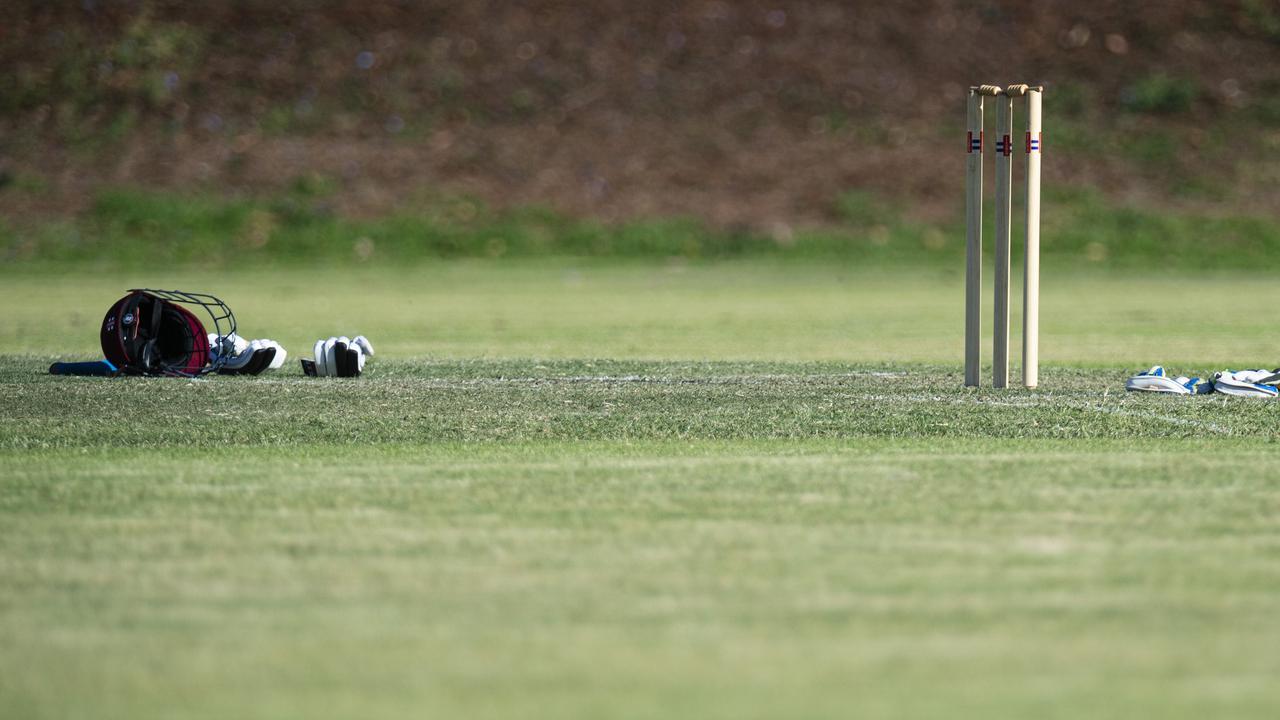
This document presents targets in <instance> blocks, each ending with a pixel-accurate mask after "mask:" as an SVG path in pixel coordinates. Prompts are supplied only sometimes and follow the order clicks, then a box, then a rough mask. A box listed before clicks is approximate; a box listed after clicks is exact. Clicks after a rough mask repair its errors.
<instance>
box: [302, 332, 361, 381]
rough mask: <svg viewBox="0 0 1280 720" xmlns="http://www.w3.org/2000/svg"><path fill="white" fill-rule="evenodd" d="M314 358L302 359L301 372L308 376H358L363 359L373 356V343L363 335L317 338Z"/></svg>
mask: <svg viewBox="0 0 1280 720" xmlns="http://www.w3.org/2000/svg"><path fill="white" fill-rule="evenodd" d="M313 352H314V354H315V359H314V360H307V359H306V358H303V359H302V372H303V373H305V374H307V375H308V376H310V377H359V376H360V373H362V372H364V361H365V359H366V358H369V357H372V356H373V344H372V343H370V342H369V339H368V338H366V337H365V336H363V335H357V336H355V337H354V338H348V337H347V336H346V335H343V336H341V337H331V338H329V339H328V340H317V341H316V345H315V348H314V350H313Z"/></svg>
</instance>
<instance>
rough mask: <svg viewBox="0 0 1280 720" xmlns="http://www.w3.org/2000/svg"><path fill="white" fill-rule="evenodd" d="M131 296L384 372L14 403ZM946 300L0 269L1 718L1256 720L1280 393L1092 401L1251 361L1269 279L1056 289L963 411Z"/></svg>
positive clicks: (67, 392)
mask: <svg viewBox="0 0 1280 720" xmlns="http://www.w3.org/2000/svg"><path fill="white" fill-rule="evenodd" d="M1052 273H1058V274H1052ZM135 284H138V285H161V286H170V285H171V286H179V287H186V288H188V289H211V290H215V291H217V292H218V293H219V294H220V295H222V296H223V297H224V298H225V299H227V300H228V301H229V302H231V304H232V306H233V307H234V308H235V309H236V311H237V313H238V315H239V317H240V320H241V327H242V329H244V330H245V331H246V332H247V333H248V334H249V335H250V336H271V337H277V338H278V339H280V340H281V341H283V342H284V343H285V344H286V346H287V347H288V348H289V349H290V350H291V351H293V352H294V353H295V354H296V353H297V352H298V351H300V350H301V349H302V348H303V347H305V346H306V345H307V344H308V343H309V342H310V341H311V340H314V338H315V337H317V336H319V335H320V334H322V333H323V334H325V335H328V334H330V333H331V332H335V331H341V332H355V331H358V332H365V333H367V334H368V335H370V337H372V338H373V340H374V342H375V343H376V344H377V345H378V349H379V355H378V357H376V358H375V359H374V360H373V361H372V365H371V366H370V368H369V370H370V372H369V373H368V375H367V376H366V377H364V378H361V379H359V380H354V381H319V380H308V379H305V378H303V377H301V376H300V374H299V373H298V371H297V370H296V369H295V367H296V365H294V363H293V361H292V360H291V362H290V365H289V366H288V369H287V370H286V371H284V372H282V373H281V374H280V375H278V376H276V377H265V378H260V379H246V378H214V379H210V380H207V381H197V382H188V381H172V380H143V379H124V380H103V379H87V378H86V379H75V378H72V379H68V378H54V377H50V376H47V375H44V374H43V372H44V369H45V367H46V366H47V364H48V362H49V361H50V360H51V359H52V358H53V357H55V356H58V357H68V358H70V357H89V356H91V355H92V353H93V352H94V351H95V346H96V331H97V321H98V318H99V317H100V314H101V313H102V312H103V311H104V310H105V308H106V306H107V305H109V304H110V302H111V301H112V300H114V299H115V298H116V297H117V296H118V295H119V294H120V293H121V291H122V290H123V289H124V288H125V287H128V286H131V285H135ZM961 290H962V288H961V279H960V277H959V274H958V273H947V272H942V271H936V270H935V271H922V272H920V273H908V272H905V271H893V272H883V271H879V272H877V271H873V270H870V269H867V270H857V269H848V268H839V267H834V266H831V265H827V266H801V265H796V264H785V265H772V264H762V263H749V262H743V263H720V264H713V265H699V264H693V265H674V266H658V265H652V264H634V265H603V264H601V265H597V264H593V263H572V262H567V261H554V262H553V261H548V262H538V263H527V262H522V263H457V262H453V263H442V264H436V265H428V266H425V267H422V268H415V269H413V270H401V271H396V270H379V271H374V270H369V271H363V272H355V273H339V272H337V271H303V270H287V271H280V272H273V273H270V274H268V273H257V274H255V273H236V274H234V275H231V276H226V277H221V276H218V277H215V276H214V275H212V274H197V273H187V274H182V275H173V276H162V277H158V278H156V277H151V278H148V277H144V276H141V275H139V276H137V277H132V278H129V277H125V278H120V277H112V278H111V279H110V280H104V279H101V278H97V277H94V276H92V275H89V274H87V273H67V274H60V275H38V274H37V275H31V274H28V275H18V274H16V273H15V274H8V275H6V276H5V277H4V278H3V282H0V308H3V310H4V312H3V313H0V343H3V347H5V348H7V352H8V353H9V354H6V355H4V356H3V357H0V387H3V391H4V393H5V397H6V400H7V402H6V403H5V404H4V407H3V409H2V410H0V463H2V464H3V467H4V469H5V471H4V473H3V476H2V478H0V716H4V717H24V718H44V717H49V718H54V717H128V718H152V717H156V718H158V717H165V718H222V717H243V718H276V717H307V718H326V717H334V718H336V717H367V718H382V717H404V716H407V715H412V716H423V717H475V718H500V717H502V718H511V717H520V718H528V717H548V718H566V717H572V718H579V717H580V718H588V717H592V718H594V717H673V716H674V717H715V718H742V717H848V716H851V715H854V716H859V717H903V718H913V717H959V718H969V717H972V718H991V717H1009V718H1014V717H1018V718H1022V717H1044V718H1077V717H1081V716H1090V717H1103V718H1122V717H1124V718H1128V717H1167V718H1203V717H1226V716H1230V717H1259V718H1262V717H1270V716H1272V715H1273V714H1274V710H1275V708H1276V707H1277V705H1278V704H1280V689H1277V686H1276V683H1275V682H1274V678H1275V677H1276V676H1277V674H1278V673H1280V620H1278V619H1277V618H1280V593H1278V592H1277V590H1280V486H1277V485H1276V483H1275V480H1274V478H1275V477H1277V476H1278V475H1280V445H1278V444H1277V442H1276V439H1277V433H1276V427H1277V423H1276V420H1277V413H1280V405H1277V404H1275V403H1271V402H1265V401H1253V400H1247V399H1235V398H1226V397H1216V396H1208V397H1201V398H1194V399H1192V398H1167V397H1149V396H1134V395H1126V394H1125V393H1124V392H1123V391H1122V389H1121V388H1122V381H1123V378H1124V377H1125V375H1126V374H1128V373H1130V372H1132V371H1134V370H1135V369H1138V368H1140V367H1143V366H1145V365H1148V364H1151V363H1155V362H1162V363H1165V364H1168V365H1170V366H1171V369H1175V370H1180V371H1196V372H1201V373H1203V372H1209V371H1212V370H1213V369H1215V368H1220V367H1225V366H1228V365H1233V366H1237V367H1239V366H1244V365H1256V366H1268V367H1270V366H1273V365H1275V364H1276V363H1277V357H1276V353H1275V350H1274V348H1275V346H1274V343H1273V342H1271V341H1270V338H1271V337H1274V334H1273V333H1272V331H1271V329H1270V326H1272V325H1273V324H1274V323H1273V322H1272V321H1271V319H1270V317H1269V316H1268V314H1267V313H1266V312H1265V308H1268V307H1274V306H1275V302H1276V300H1280V297H1277V296H1280V290H1277V289H1276V284H1275V283H1273V282H1269V281H1268V280H1267V278H1265V277H1263V276H1260V275H1257V274H1224V275H1189V274H1171V275H1154V274H1144V275H1131V274H1099V273H1087V272H1084V271H1082V270H1054V269H1052V268H1046V275H1045V281H1044V298H1043V304H1044V309H1045V315H1044V318H1043V334H1044V336H1043V345H1042V356H1043V358H1044V361H1045V363H1046V367H1045V369H1044V371H1043V373H1042V379H1043V382H1044V383H1045V387H1044V388H1042V389H1041V390H1038V391H1034V392H1029V391H1023V390H1014V391H1009V392H995V391H992V390H989V389H983V390H978V391H974V390H965V389H962V388H961V387H960V384H961V383H960V367H959V364H958V361H957V358H958V356H959V348H960V344H961V343H960V340H961V328H960V319H961V310H960V303H959V300H960V299H961ZM1226 308H1234V309H1236V310H1239V309H1240V308H1259V309H1261V311H1260V312H1256V313H1255V312H1231V313H1224V312H1222V310H1223V309H1226ZM320 318H323V319H320Z"/></svg>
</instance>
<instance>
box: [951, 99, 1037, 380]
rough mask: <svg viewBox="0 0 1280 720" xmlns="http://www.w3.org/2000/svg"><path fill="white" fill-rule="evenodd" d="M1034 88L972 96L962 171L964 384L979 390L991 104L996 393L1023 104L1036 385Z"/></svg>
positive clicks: (1028, 368) (1027, 328)
mask: <svg viewBox="0 0 1280 720" xmlns="http://www.w3.org/2000/svg"><path fill="white" fill-rule="evenodd" d="M1043 94H1044V88H1043V87H1040V86H1036V85H1010V86H1009V87H1007V88H1001V87H999V86H997V85H978V86H975V87H971V88H969V107H968V110H969V113H968V116H969V121H968V125H969V128H968V131H969V143H968V159H967V161H966V167H965V223H966V225H965V227H966V235H965V295H964V384H965V385H966V386H969V387H977V386H978V374H979V370H980V365H981V358H982V350H981V337H982V320H981V314H982V191H983V187H982V150H983V144H984V143H983V131H982V116H983V101H984V100H985V99H986V98H992V102H994V103H995V104H996V110H997V112H996V199H995V203H996V228H995V229H996V237H995V302H994V305H995V327H994V329H993V336H994V340H993V349H992V374H991V384H992V386H993V387H997V388H1003V387H1008V385H1009V248H1010V245H1011V241H1012V237H1011V235H1012V232H1011V231H1012V219H1013V218H1012V213H1013V103H1014V100H1015V99H1016V98H1023V99H1025V101H1026V108H1027V132H1026V140H1025V142H1024V143H1023V147H1024V152H1025V153H1026V156H1027V172H1026V181H1027V191H1026V193H1027V194H1026V203H1025V209H1026V225H1025V240H1026V252H1025V253H1024V255H1023V259H1024V264H1023V283H1022V384H1023V385H1024V386H1026V387H1029V388H1033V387H1035V386H1036V385H1037V384H1038V374H1039V365H1040V360H1039V340H1040V337H1039V336H1040V149H1041V139H1042V133H1041V129H1040V101H1041V97H1042V95H1043Z"/></svg>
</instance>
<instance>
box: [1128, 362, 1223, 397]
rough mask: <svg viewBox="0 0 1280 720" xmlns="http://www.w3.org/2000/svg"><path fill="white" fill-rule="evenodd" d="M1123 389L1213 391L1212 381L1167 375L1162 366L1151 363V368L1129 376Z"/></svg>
mask: <svg viewBox="0 0 1280 720" xmlns="http://www.w3.org/2000/svg"><path fill="white" fill-rule="evenodd" d="M1124 389H1125V390H1130V391H1135V392H1160V393H1171V394H1173V395H1203V394H1205V393H1211V392H1213V383H1211V382H1209V381H1208V380H1205V379H1203V378H1198V377H1186V376H1179V377H1176V378H1175V377H1169V374H1168V373H1166V372H1165V370H1164V368H1163V367H1161V366H1159V365H1153V366H1152V367H1151V369H1149V370H1147V371H1145V372H1140V373H1138V374H1137V375H1134V376H1133V377H1131V378H1129V379H1128V380H1127V381H1126V382H1125V384H1124Z"/></svg>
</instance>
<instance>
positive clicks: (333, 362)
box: [209, 333, 373, 377]
mask: <svg viewBox="0 0 1280 720" xmlns="http://www.w3.org/2000/svg"><path fill="white" fill-rule="evenodd" d="M209 349H210V354H211V355H212V356H213V357H214V360H215V362H216V361H217V360H219V359H221V360H222V363H221V367H219V368H218V373H219V374H221V375H261V374H262V373H264V372H266V371H268V370H279V369H280V368H281V367H284V361H285V359H286V358H287V357H288V356H289V353H287V352H285V349H284V348H283V347H281V345H280V343H278V342H276V341H274V340H266V339H262V340H246V339H244V338H242V337H240V336H239V335H236V334H235V333H232V334H230V335H227V336H225V337H220V336H218V335H216V334H212V333H211V334H210V335H209ZM313 352H314V355H315V358H314V359H310V360H309V359H307V358H303V359H302V372H303V373H304V374H306V375H307V376H309V377H359V376H360V373H362V372H364V363H365V359H366V358H369V357H371V356H372V355H373V344H372V343H370V342H369V339H368V338H366V337H365V336H363V335H357V336H355V338H348V337H346V336H345V335H343V336H341V337H331V338H329V339H328V340H317V341H316V344H315V348H314V350H313Z"/></svg>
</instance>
